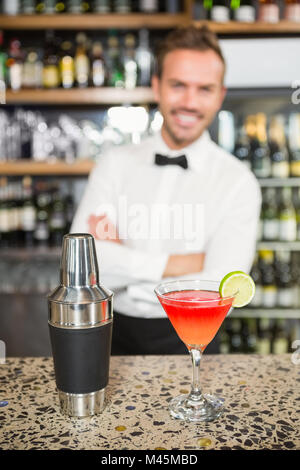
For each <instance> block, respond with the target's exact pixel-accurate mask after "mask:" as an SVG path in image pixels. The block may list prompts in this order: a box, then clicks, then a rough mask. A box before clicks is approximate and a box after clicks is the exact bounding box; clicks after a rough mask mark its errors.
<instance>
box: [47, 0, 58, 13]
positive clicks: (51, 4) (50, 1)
mask: <svg viewBox="0 0 300 470" xmlns="http://www.w3.org/2000/svg"><path fill="white" fill-rule="evenodd" d="M44 3H45V8H44V13H45V14H46V15H53V14H55V13H57V8H56V7H57V2H56V0H45V1H44ZM60 8H62V7H60V6H59V7H58V9H60Z"/></svg>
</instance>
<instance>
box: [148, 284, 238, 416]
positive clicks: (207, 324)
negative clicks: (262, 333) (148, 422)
mask: <svg viewBox="0 0 300 470" xmlns="http://www.w3.org/2000/svg"><path fill="white" fill-rule="evenodd" d="M219 284H220V283H219V282H214V281H196V280H195V281H183V280H182V281H173V282H167V283H165V284H161V285H159V286H158V287H157V288H156V289H155V293H156V295H157V297H158V299H159V301H160V303H161V305H162V306H163V308H164V310H165V312H166V314H167V315H168V317H169V320H170V321H171V323H172V325H173V326H174V328H175V330H176V332H177V334H178V336H179V338H180V339H181V340H182V341H183V342H184V343H185V345H186V346H187V348H188V350H189V352H190V353H191V356H192V361H193V383H192V390H191V393H190V394H189V395H180V396H179V397H176V398H175V399H173V400H172V401H171V403H170V407H169V409H170V413H171V415H172V416H173V417H175V418H179V419H184V420H186V421H193V422H199V421H211V420H213V419H215V418H217V417H218V416H219V415H220V413H221V411H222V405H223V400H222V399H220V398H216V397H214V396H212V395H202V393H201V390H200V386H199V366H200V359H201V356H202V353H203V351H204V349H205V347H206V346H207V345H208V344H209V343H210V342H211V340H212V339H213V338H214V336H215V335H216V333H217V331H218V329H219V328H220V326H221V324H222V322H223V320H224V318H225V317H226V315H227V313H228V312H229V310H230V308H231V306H232V302H233V300H234V296H231V297H221V296H220V294H219V292H218V289H219Z"/></svg>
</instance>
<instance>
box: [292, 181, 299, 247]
mask: <svg viewBox="0 0 300 470" xmlns="http://www.w3.org/2000/svg"><path fill="white" fill-rule="evenodd" d="M293 196H294V197H293V201H294V207H295V211H296V222H297V240H299V241H300V188H295V189H294V194H293Z"/></svg>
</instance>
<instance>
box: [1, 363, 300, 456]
mask: <svg viewBox="0 0 300 470" xmlns="http://www.w3.org/2000/svg"><path fill="white" fill-rule="evenodd" d="M296 359H297V360H295V356H293V355H292V354H284V355H279V356H277V355H276V356H275V355H268V356H259V355H215V356H214V355H205V354H204V356H203V358H202V364H201V379H202V391H203V392H205V393H215V394H216V395H219V396H221V397H223V398H225V410H224V412H223V414H222V416H221V417H220V418H219V419H217V420H216V421H213V422H210V423H201V424H193V423H185V422H182V421H178V420H175V419H173V418H171V417H170V416H169V412H168V401H169V400H170V399H171V398H173V397H174V396H176V395H178V394H180V393H185V392H187V391H189V390H190V383H191V375H192V368H191V360H190V357H189V355H188V354H186V355H182V356H115V357H112V358H111V365H110V381H109V386H108V388H107V406H106V408H105V410H104V412H103V413H102V414H101V415H98V416H93V417H90V418H81V419H76V418H68V417H65V416H63V415H61V413H60V410H59V405H58V395H57V391H56V386H55V379H54V370H53V361H52V358H48V357H43V358H7V359H6V363H5V364H1V365H0V449H3V450H6V449H52V450H56V449H81V450H83V449H84V450H89V449H95V450H112V449H114V450H126V449H128V450H140V449H143V450H145V449H146V450H163V449H166V450H175V449H176V450H200V449H202V450H209V449H247V450H250V449H255V450H256V449H285V450H286V449H291V450H292V449H294V450H295V449H300V419H299V417H300V393H299V390H300V387H299V385H300V364H299V358H297V356H296Z"/></svg>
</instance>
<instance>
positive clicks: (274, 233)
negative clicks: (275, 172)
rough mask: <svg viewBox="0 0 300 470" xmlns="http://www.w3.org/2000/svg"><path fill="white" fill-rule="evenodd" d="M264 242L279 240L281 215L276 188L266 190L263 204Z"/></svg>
mask: <svg viewBox="0 0 300 470" xmlns="http://www.w3.org/2000/svg"><path fill="white" fill-rule="evenodd" d="M261 218H262V223H263V240H266V241H275V240H278V238H279V214H278V206H277V201H276V190H275V188H266V189H265V190H264V192H263V203H262V217H261Z"/></svg>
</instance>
